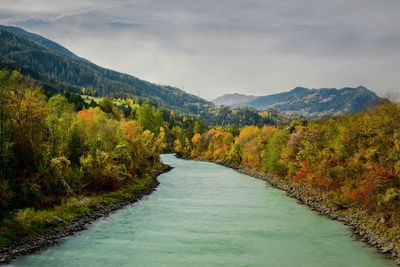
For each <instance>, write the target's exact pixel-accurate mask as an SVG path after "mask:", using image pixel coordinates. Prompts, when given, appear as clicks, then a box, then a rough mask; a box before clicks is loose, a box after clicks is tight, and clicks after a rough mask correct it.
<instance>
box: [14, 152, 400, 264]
mask: <svg viewBox="0 0 400 267" xmlns="http://www.w3.org/2000/svg"><path fill="white" fill-rule="evenodd" d="M162 160H163V161H164V162H165V163H167V164H169V165H171V166H173V167H174V169H173V170H172V171H170V172H168V173H165V174H162V175H161V176H159V178H158V179H159V181H160V186H159V188H158V189H157V191H155V192H154V193H153V194H151V195H150V196H148V197H147V198H145V199H143V200H142V201H140V202H138V203H135V204H132V205H130V206H127V207H126V208H124V209H122V210H119V211H117V212H115V213H114V214H112V215H110V216H109V217H106V218H102V219H100V220H98V221H97V222H95V223H93V224H92V225H90V226H89V229H88V230H85V231H82V232H80V233H77V234H76V235H74V236H70V237H68V238H66V240H65V241H64V242H62V243H61V244H60V245H57V246H54V247H50V248H48V249H46V250H43V251H41V252H38V253H36V254H33V255H30V256H26V257H22V258H20V259H18V260H16V261H14V262H12V264H11V266H40V267H44V266H140V267H142V266H274V267H276V266H307V267H310V266H335V267H337V266H363V267H367V266H374V267H376V266H391V265H392V262H391V261H390V260H389V259H387V258H385V257H384V256H383V255H381V254H379V253H378V252H377V251H376V250H375V249H373V248H369V247H367V246H366V245H365V244H363V243H361V242H359V241H356V240H355V239H354V238H353V237H352V235H351V232H350V230H349V228H348V227H346V226H344V225H342V224H341V223H339V222H336V221H332V220H329V219H328V218H326V217H324V216H320V215H318V214H317V213H315V212H313V211H311V210H309V209H308V208H307V207H306V206H303V205H300V204H298V203H296V201H295V200H294V199H291V198H289V197H287V196H286V195H285V193H284V192H282V191H280V190H277V189H274V188H271V187H269V186H268V185H267V184H266V183H265V182H264V181H260V180H257V179H254V178H252V177H249V176H247V175H244V174H240V173H238V172H235V171H234V170H231V169H229V168H226V167H223V166H219V165H217V164H213V163H207V162H199V161H188V160H182V159H177V158H175V156H174V155H163V156H162Z"/></svg>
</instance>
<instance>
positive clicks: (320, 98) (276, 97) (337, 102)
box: [213, 86, 380, 117]
mask: <svg viewBox="0 0 400 267" xmlns="http://www.w3.org/2000/svg"><path fill="white" fill-rule="evenodd" d="M251 97H253V98H250V96H246V95H239V94H229V95H224V96H221V97H219V98H217V99H216V100H214V101H213V102H214V103H215V104H221V103H222V104H224V105H229V106H232V107H237V106H243V105H245V106H251V107H254V108H257V109H269V108H273V109H276V110H277V111H280V112H288V113H299V114H301V115H305V116H317V117H318V116H323V115H326V114H338V113H351V112H359V111H362V110H364V109H366V108H367V107H368V106H370V105H373V104H375V103H377V102H378V101H379V100H380V98H379V97H378V96H377V95H376V94H375V93H374V92H372V91H370V90H368V89H367V88H365V87H364V86H358V87H356V88H351V87H346V88H342V89H336V88H322V89H308V88H305V87H296V88H293V89H292V90H290V91H288V92H283V93H279V94H273V95H266V96H260V97H255V96H251Z"/></svg>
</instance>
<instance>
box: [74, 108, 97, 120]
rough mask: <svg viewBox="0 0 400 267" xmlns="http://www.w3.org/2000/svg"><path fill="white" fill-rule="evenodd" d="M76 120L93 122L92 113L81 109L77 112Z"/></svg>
mask: <svg viewBox="0 0 400 267" xmlns="http://www.w3.org/2000/svg"><path fill="white" fill-rule="evenodd" d="M77 116H78V119H81V120H84V121H86V122H92V121H93V113H92V112H91V111H90V110H88V109H82V110H81V111H79V112H78V115H77Z"/></svg>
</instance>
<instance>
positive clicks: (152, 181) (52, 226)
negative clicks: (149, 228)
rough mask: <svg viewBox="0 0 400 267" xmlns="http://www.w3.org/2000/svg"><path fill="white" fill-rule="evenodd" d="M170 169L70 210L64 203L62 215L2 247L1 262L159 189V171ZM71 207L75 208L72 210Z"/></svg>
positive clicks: (58, 238)
mask: <svg viewBox="0 0 400 267" xmlns="http://www.w3.org/2000/svg"><path fill="white" fill-rule="evenodd" d="M171 169H172V167H170V166H168V165H163V167H162V168H161V169H159V170H155V171H154V172H153V173H151V174H150V175H148V176H146V177H143V178H141V179H138V180H137V182H135V183H133V184H131V185H128V186H127V187H125V188H123V189H121V190H118V191H116V192H110V193H107V194H103V195H100V196H93V197H87V198H85V199H82V200H80V201H79V202H77V203H74V204H73V205H72V206H71V207H68V208H70V210H68V208H67V210H65V209H66V208H65V207H63V208H62V209H61V210H62V212H63V214H62V215H63V216H53V218H54V220H52V221H51V222H49V221H46V222H45V223H48V225H45V224H43V225H45V226H46V227H47V226H48V227H47V228H46V229H43V230H38V229H37V228H36V229H35V230H36V232H32V233H28V234H27V236H26V237H24V238H22V239H21V240H19V241H14V242H12V243H9V244H7V245H5V246H3V247H0V265H1V264H6V263H8V262H10V261H11V260H12V259H15V258H17V257H20V256H22V255H26V254H31V253H33V252H35V251H38V250H40V249H43V248H46V247H48V246H51V245H55V244H57V243H59V242H61V241H62V240H63V238H64V237H66V236H69V235H72V234H74V233H76V232H79V231H82V230H85V229H86V228H87V225H88V224H91V223H92V222H94V221H96V220H97V219H99V218H101V217H106V216H108V215H109V214H111V213H112V212H114V211H116V210H118V209H121V208H123V207H125V206H127V205H129V204H132V203H135V202H137V201H139V200H140V199H141V198H142V197H144V196H147V195H149V194H151V193H152V192H153V191H154V190H156V188H157V186H158V185H159V182H158V180H157V177H158V175H160V174H162V173H165V172H168V171H170V170H171ZM72 209H73V210H74V212H72ZM57 211H58V210H57V207H56V208H54V209H53V210H52V211H39V212H50V213H51V212H54V213H57ZM43 225H41V226H43ZM29 226H30V225H29ZM30 228H34V227H30ZM3 231H4V229H3ZM0 237H1V236H0Z"/></svg>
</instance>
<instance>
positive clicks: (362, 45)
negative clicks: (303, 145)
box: [0, 0, 400, 99]
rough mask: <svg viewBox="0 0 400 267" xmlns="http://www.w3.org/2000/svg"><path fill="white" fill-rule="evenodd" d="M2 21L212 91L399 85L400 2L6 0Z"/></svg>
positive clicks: (391, 88) (133, 70)
mask: <svg viewBox="0 0 400 267" xmlns="http://www.w3.org/2000/svg"><path fill="white" fill-rule="evenodd" d="M0 24H5V25H14V26H18V27H22V28H24V29H26V30H28V31H31V32H34V33H37V34H40V35H43V36H45V37H47V38H49V39H52V40H53V41H56V42H57V43H59V44H61V45H63V46H65V47H66V48H68V49H69V50H71V51H72V52H74V53H75V54H77V55H78V56H80V57H83V58H86V59H88V60H90V61H92V62H93V63H96V64H98V65H100V66H102V67H106V68H110V69H114V70H117V71H121V72H125V73H129V74H132V75H134V76H136V77H139V78H142V79H145V80H148V81H151V82H154V83H158V84H167V85H172V86H176V87H179V88H181V89H183V90H185V91H187V92H190V93H193V94H196V95H199V96H201V97H203V98H206V99H213V98H215V97H218V96H220V95H222V94H225V93H242V94H253V95H268V94H272V93H277V92H282V91H287V90H290V89H292V88H294V87H296V86H304V87H308V88H332V87H337V88H341V87H346V86H349V87H356V86H359V85H363V86H366V87H367V88H369V89H371V90H373V91H375V92H376V93H377V94H378V95H381V96H387V95H388V94H392V93H396V92H400V1H399V0H379V1H378V0H279V1H278V0H110V1H105V0H80V1H65V0H63V1H57V0H1V2H0Z"/></svg>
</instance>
